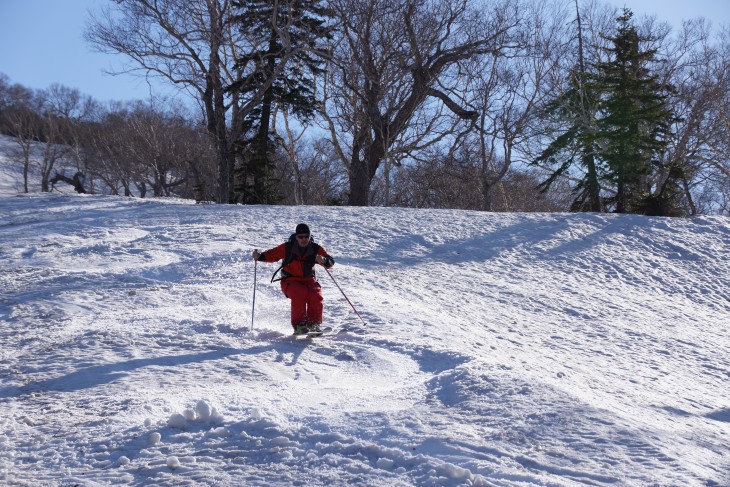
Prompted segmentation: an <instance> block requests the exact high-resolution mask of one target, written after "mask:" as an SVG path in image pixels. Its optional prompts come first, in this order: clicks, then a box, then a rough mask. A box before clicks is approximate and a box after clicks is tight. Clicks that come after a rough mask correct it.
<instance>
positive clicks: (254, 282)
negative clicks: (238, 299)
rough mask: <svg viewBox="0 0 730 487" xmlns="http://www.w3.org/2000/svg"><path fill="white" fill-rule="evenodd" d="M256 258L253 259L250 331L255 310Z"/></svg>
mask: <svg viewBox="0 0 730 487" xmlns="http://www.w3.org/2000/svg"><path fill="white" fill-rule="evenodd" d="M258 262H259V261H258V260H254V261H253V304H252V305H251V331H253V316H254V312H255V311H256V267H257V264H258Z"/></svg>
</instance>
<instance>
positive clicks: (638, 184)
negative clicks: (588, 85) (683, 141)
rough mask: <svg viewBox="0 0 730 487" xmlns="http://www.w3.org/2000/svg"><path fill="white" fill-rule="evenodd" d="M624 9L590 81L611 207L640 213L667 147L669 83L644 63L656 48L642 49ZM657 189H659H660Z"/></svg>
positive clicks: (649, 194)
mask: <svg viewBox="0 0 730 487" xmlns="http://www.w3.org/2000/svg"><path fill="white" fill-rule="evenodd" d="M632 16H633V14H632V12H631V10H629V9H626V8H624V9H623V14H622V15H621V16H620V17H618V18H617V19H616V20H617V22H618V26H617V30H616V34H615V35H614V36H613V37H607V38H606V39H607V40H609V41H610V42H611V44H612V45H611V46H609V47H607V48H605V49H606V51H607V54H609V59H610V60H609V61H605V62H601V63H598V64H597V72H596V74H595V77H594V80H593V84H594V86H595V89H596V91H597V92H599V93H600V94H601V97H600V101H599V102H598V107H599V110H600V114H601V116H600V118H599V119H598V121H597V129H598V137H599V139H600V141H599V142H600V146H601V148H600V158H601V159H602V160H603V161H604V162H605V166H606V169H607V172H606V174H605V175H604V177H605V178H606V179H607V180H608V181H610V182H611V183H612V184H613V185H614V186H615V189H616V195H615V198H613V200H614V201H613V202H614V203H615V211H616V212H618V213H635V212H643V209H645V208H646V204H647V199H649V198H650V197H651V179H650V175H651V174H652V171H653V169H654V168H655V167H656V166H657V165H658V156H659V155H660V154H661V153H662V152H663V151H664V150H665V149H666V145H667V136H668V134H669V130H670V125H671V122H672V120H673V115H672V113H671V111H670V110H669V109H668V108H667V103H666V100H667V96H668V95H667V93H668V90H669V87H667V86H664V85H662V84H661V83H660V82H659V79H658V76H656V75H654V74H652V73H651V72H650V71H649V69H648V66H649V65H650V63H651V62H652V61H654V60H655V55H656V50H653V49H647V50H642V49H641V45H640V43H641V39H640V37H639V34H638V32H637V30H636V28H635V27H634V26H633V24H632V22H631V18H632ZM660 192H661V189H660Z"/></svg>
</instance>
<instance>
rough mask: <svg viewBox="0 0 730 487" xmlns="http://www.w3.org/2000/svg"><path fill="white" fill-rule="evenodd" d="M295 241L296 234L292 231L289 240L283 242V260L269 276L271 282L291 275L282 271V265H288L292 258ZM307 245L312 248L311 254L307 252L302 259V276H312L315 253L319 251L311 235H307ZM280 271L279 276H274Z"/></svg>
mask: <svg viewBox="0 0 730 487" xmlns="http://www.w3.org/2000/svg"><path fill="white" fill-rule="evenodd" d="M296 243H297V234H296V233H292V234H291V236H290V237H289V240H288V241H286V242H285V243H284V260H283V261H282V264H281V266H279V268H278V269H276V271H275V272H274V275H273V276H271V282H277V281H281V280H282V279H286V278H287V277H291V276H290V275H288V273H287V272H286V271H284V267H286V266H288V265H289V264H290V263H291V261H292V260H293V259H294V252H293V251H292V249H293V248H294V245H296ZM309 246H310V247H311V249H312V252H311V254H308V255H307V256H306V257H307V258H306V259H305V261H304V277H312V276H314V271H313V269H314V264H315V259H316V258H317V253H318V252H319V245H318V244H317V243H315V242H314V238H313V237H312V236H310V237H309ZM279 272H281V277H278V278H277V277H276V275H277V274H278V273H279Z"/></svg>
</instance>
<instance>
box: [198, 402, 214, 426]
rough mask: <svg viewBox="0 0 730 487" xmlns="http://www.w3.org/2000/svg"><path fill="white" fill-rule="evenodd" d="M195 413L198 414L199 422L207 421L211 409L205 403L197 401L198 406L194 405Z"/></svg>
mask: <svg viewBox="0 0 730 487" xmlns="http://www.w3.org/2000/svg"><path fill="white" fill-rule="evenodd" d="M195 412H196V413H198V418H200V420H201V421H208V419H210V415H211V413H212V412H213V408H211V407H210V405H209V404H208V403H207V402H205V401H198V404H196V405H195Z"/></svg>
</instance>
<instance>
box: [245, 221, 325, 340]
mask: <svg viewBox="0 0 730 487" xmlns="http://www.w3.org/2000/svg"><path fill="white" fill-rule="evenodd" d="M252 257H253V259H254V260H257V261H259V262H269V263H272V262H277V261H279V260H283V261H284V262H283V264H282V266H281V267H280V269H279V270H281V278H280V281H281V291H282V292H283V293H284V296H286V297H287V298H289V300H291V325H292V327H293V328H294V334H295V335H303V334H310V333H315V334H319V333H322V330H321V328H320V325H321V324H322V312H323V309H324V297H323V295H322V287H321V286H320V284H319V282H317V276H316V274H315V270H314V264H319V265H321V266H324V267H325V268H326V269H329V268H331V267H332V266H333V265H335V259H333V258H332V256H330V255H329V254H328V253H327V251H326V250H325V249H324V248H323V247H322V246H321V245H318V244H316V243H314V241H313V239H312V234H311V232H310V231H309V226H307V225H306V224H304V223H300V224H299V225H297V228H296V231H295V233H294V234H293V235H292V236H291V237H290V238H289V241H288V242H284V243H283V244H281V245H278V246H276V247H274V248H272V249H269V250H266V251H264V252H259V251H258V250H254V251H253V254H252ZM277 272H279V271H278V270H277ZM274 276H276V272H275V273H274ZM272 282H274V279H273V278H272Z"/></svg>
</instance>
